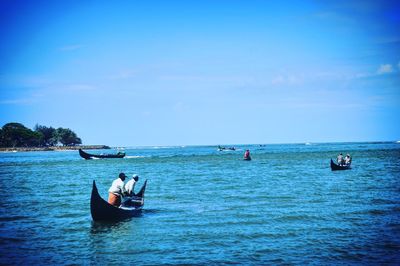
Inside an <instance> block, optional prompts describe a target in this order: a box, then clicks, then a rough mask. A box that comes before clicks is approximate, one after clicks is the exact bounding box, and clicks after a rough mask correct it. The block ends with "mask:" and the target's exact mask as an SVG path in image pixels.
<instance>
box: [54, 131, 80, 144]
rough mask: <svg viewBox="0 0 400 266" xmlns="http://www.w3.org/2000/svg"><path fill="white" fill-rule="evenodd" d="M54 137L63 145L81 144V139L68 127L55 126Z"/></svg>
mask: <svg viewBox="0 0 400 266" xmlns="http://www.w3.org/2000/svg"><path fill="white" fill-rule="evenodd" d="M56 137H57V140H58V141H59V142H61V144H63V145H64V146H75V145H77V144H82V140H81V139H80V138H78V136H77V135H76V133H75V132H73V131H72V130H71V129H69V128H61V127H59V128H57V129H56Z"/></svg>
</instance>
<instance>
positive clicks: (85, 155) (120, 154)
mask: <svg viewBox="0 0 400 266" xmlns="http://www.w3.org/2000/svg"><path fill="white" fill-rule="evenodd" d="M79 155H80V156H81V157H82V158H83V159H85V160H90V159H93V158H99V159H104V158H124V157H125V153H124V152H118V153H116V154H90V153H87V152H84V151H83V150H82V149H79Z"/></svg>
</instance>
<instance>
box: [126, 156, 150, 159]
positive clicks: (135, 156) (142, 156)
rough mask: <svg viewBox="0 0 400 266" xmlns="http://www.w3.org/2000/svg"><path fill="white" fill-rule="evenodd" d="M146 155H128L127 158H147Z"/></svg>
mask: <svg viewBox="0 0 400 266" xmlns="http://www.w3.org/2000/svg"><path fill="white" fill-rule="evenodd" d="M145 157H146V156H141V155H128V156H125V158H126V159H137V158H145Z"/></svg>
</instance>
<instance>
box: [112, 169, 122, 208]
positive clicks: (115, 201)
mask: <svg viewBox="0 0 400 266" xmlns="http://www.w3.org/2000/svg"><path fill="white" fill-rule="evenodd" d="M125 178H126V175H125V174H124V173H120V174H119V176H118V178H117V179H115V180H114V181H113V182H112V185H111V187H110V189H109V190H108V203H110V204H111V205H114V206H116V207H119V205H121V197H122V196H123V195H124V194H125V193H126V191H125V186H124V185H125V184H124V181H125Z"/></svg>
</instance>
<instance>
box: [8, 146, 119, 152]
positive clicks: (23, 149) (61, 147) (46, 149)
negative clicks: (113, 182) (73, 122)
mask: <svg viewBox="0 0 400 266" xmlns="http://www.w3.org/2000/svg"><path fill="white" fill-rule="evenodd" d="M79 149H85V150H99V149H111V148H110V147H109V146H107V145H78V146H54V147H14V148H13V147H7V148H0V152H20V151H68V150H79Z"/></svg>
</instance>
